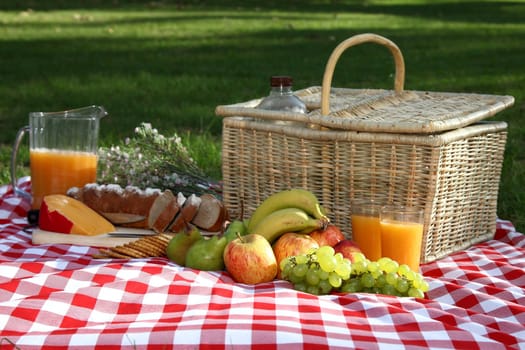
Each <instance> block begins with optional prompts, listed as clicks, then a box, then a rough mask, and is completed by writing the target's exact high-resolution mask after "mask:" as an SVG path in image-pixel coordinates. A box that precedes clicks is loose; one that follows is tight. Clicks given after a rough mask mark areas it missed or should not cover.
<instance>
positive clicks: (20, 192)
mask: <svg viewBox="0 0 525 350" xmlns="http://www.w3.org/2000/svg"><path fill="white" fill-rule="evenodd" d="M28 131H29V125H26V126H24V127H22V128H20V130H18V133H17V134H16V139H15V144H14V146H13V152H12V153H11V185H12V186H13V191H14V192H15V195H17V196H20V197H24V198H27V199H29V201H31V199H32V197H31V194H29V193H27V192H26V191H24V190H22V189H21V188H19V187H18V186H17V184H16V180H17V179H16V157H17V155H18V148H19V147H20V142H22V138H23V137H24V134H25V133H26V132H28Z"/></svg>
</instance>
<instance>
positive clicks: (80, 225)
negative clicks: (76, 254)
mask: <svg viewBox="0 0 525 350" xmlns="http://www.w3.org/2000/svg"><path fill="white" fill-rule="evenodd" d="M38 226H39V227H40V228H41V229H42V230H46V231H52V232H60V233H72V234H78V235H86V236H93V235H99V234H103V233H108V232H113V231H115V226H113V224H111V223H110V222H109V221H108V220H106V219H105V218H104V217H103V216H101V215H100V214H98V213H97V212H96V211H94V210H93V209H91V208H90V207H88V206H87V205H85V204H84V203H82V202H80V201H78V200H76V199H74V198H71V197H68V196H65V195H61V194H53V195H48V196H45V197H44V200H43V201H42V205H41V207H40V214H39V221H38Z"/></svg>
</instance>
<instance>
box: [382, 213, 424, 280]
mask: <svg viewBox="0 0 525 350" xmlns="http://www.w3.org/2000/svg"><path fill="white" fill-rule="evenodd" d="M380 227H381V252H382V254H383V256H385V257H389V258H390V259H393V260H396V261H397V262H398V263H399V264H407V265H408V266H410V268H411V269H412V270H414V271H419V261H420V258H421V242H422V239H423V224H420V223H415V222H403V221H397V220H381V222H380Z"/></svg>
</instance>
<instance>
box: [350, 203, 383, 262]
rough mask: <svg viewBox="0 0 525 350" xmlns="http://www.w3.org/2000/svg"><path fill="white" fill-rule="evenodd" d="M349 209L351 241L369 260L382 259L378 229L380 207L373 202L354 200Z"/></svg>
mask: <svg viewBox="0 0 525 350" xmlns="http://www.w3.org/2000/svg"><path fill="white" fill-rule="evenodd" d="M351 208H352V239H353V240H354V241H355V243H356V244H357V246H358V247H359V249H361V251H362V252H363V254H364V255H365V256H366V257H367V258H368V259H369V260H372V261H375V260H378V259H379V258H381V257H382V255H381V231H380V228H379V211H380V209H381V206H380V205H379V204H378V203H377V202H375V201H373V200H355V201H352V203H351Z"/></svg>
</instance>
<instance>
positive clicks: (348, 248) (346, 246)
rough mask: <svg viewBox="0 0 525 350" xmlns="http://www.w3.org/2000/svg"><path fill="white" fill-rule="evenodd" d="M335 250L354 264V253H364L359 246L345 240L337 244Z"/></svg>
mask: <svg viewBox="0 0 525 350" xmlns="http://www.w3.org/2000/svg"><path fill="white" fill-rule="evenodd" d="M334 250H335V253H336V254H337V253H341V254H342V255H343V257H345V258H347V259H349V260H350V261H352V262H353V261H354V257H353V254H354V253H363V252H362V251H361V249H359V247H358V246H357V244H356V243H355V242H354V241H352V240H350V239H344V240H342V241H340V242H339V243H337V244H336V245H335V247H334Z"/></svg>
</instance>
